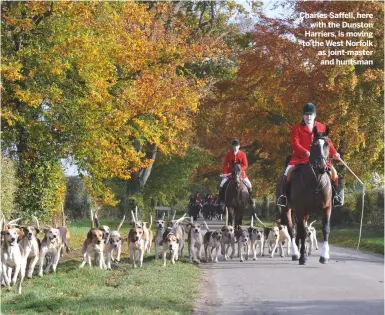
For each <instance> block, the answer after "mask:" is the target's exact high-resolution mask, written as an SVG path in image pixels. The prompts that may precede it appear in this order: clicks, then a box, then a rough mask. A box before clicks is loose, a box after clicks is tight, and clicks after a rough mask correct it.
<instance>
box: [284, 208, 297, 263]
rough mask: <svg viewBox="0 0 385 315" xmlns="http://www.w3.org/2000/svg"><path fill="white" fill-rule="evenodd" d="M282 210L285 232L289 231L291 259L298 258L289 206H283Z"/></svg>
mask: <svg viewBox="0 0 385 315" xmlns="http://www.w3.org/2000/svg"><path fill="white" fill-rule="evenodd" d="M282 211H284V212H285V218H284V219H285V221H286V222H287V232H288V233H289V236H290V239H291V244H290V246H291V248H290V252H291V260H298V258H299V252H298V247H297V246H298V244H296V242H295V241H294V233H293V220H292V219H291V209H290V208H284V209H282Z"/></svg>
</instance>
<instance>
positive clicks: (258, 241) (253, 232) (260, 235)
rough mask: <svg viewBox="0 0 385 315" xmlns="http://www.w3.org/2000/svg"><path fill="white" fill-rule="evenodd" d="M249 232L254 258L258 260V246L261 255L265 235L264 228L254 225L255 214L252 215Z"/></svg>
mask: <svg viewBox="0 0 385 315" xmlns="http://www.w3.org/2000/svg"><path fill="white" fill-rule="evenodd" d="M248 232H249V237H250V247H251V252H252V255H253V260H257V248H258V247H259V250H260V253H259V255H260V256H262V252H263V245H264V241H265V235H264V230H263V228H258V227H254V221H253V216H251V224H250V227H249V228H248Z"/></svg>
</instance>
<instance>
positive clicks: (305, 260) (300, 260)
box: [299, 257, 307, 266]
mask: <svg viewBox="0 0 385 315" xmlns="http://www.w3.org/2000/svg"><path fill="white" fill-rule="evenodd" d="M299 264H300V265H301V266H302V265H307V258H306V257H303V258H300V259H299Z"/></svg>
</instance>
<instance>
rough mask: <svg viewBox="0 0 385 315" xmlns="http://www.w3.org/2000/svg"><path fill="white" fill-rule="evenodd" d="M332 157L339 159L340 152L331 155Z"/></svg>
mask: <svg viewBox="0 0 385 315" xmlns="http://www.w3.org/2000/svg"><path fill="white" fill-rule="evenodd" d="M333 159H335V160H339V159H340V154H339V153H338V152H337V153H335V154H334V155H333Z"/></svg>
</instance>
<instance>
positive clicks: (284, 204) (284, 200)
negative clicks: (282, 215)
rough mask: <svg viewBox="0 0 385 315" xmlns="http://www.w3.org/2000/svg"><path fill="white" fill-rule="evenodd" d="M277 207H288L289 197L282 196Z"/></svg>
mask: <svg viewBox="0 0 385 315" xmlns="http://www.w3.org/2000/svg"><path fill="white" fill-rule="evenodd" d="M277 206H279V207H287V197H286V196H285V195H281V196H279V197H278V200H277Z"/></svg>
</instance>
